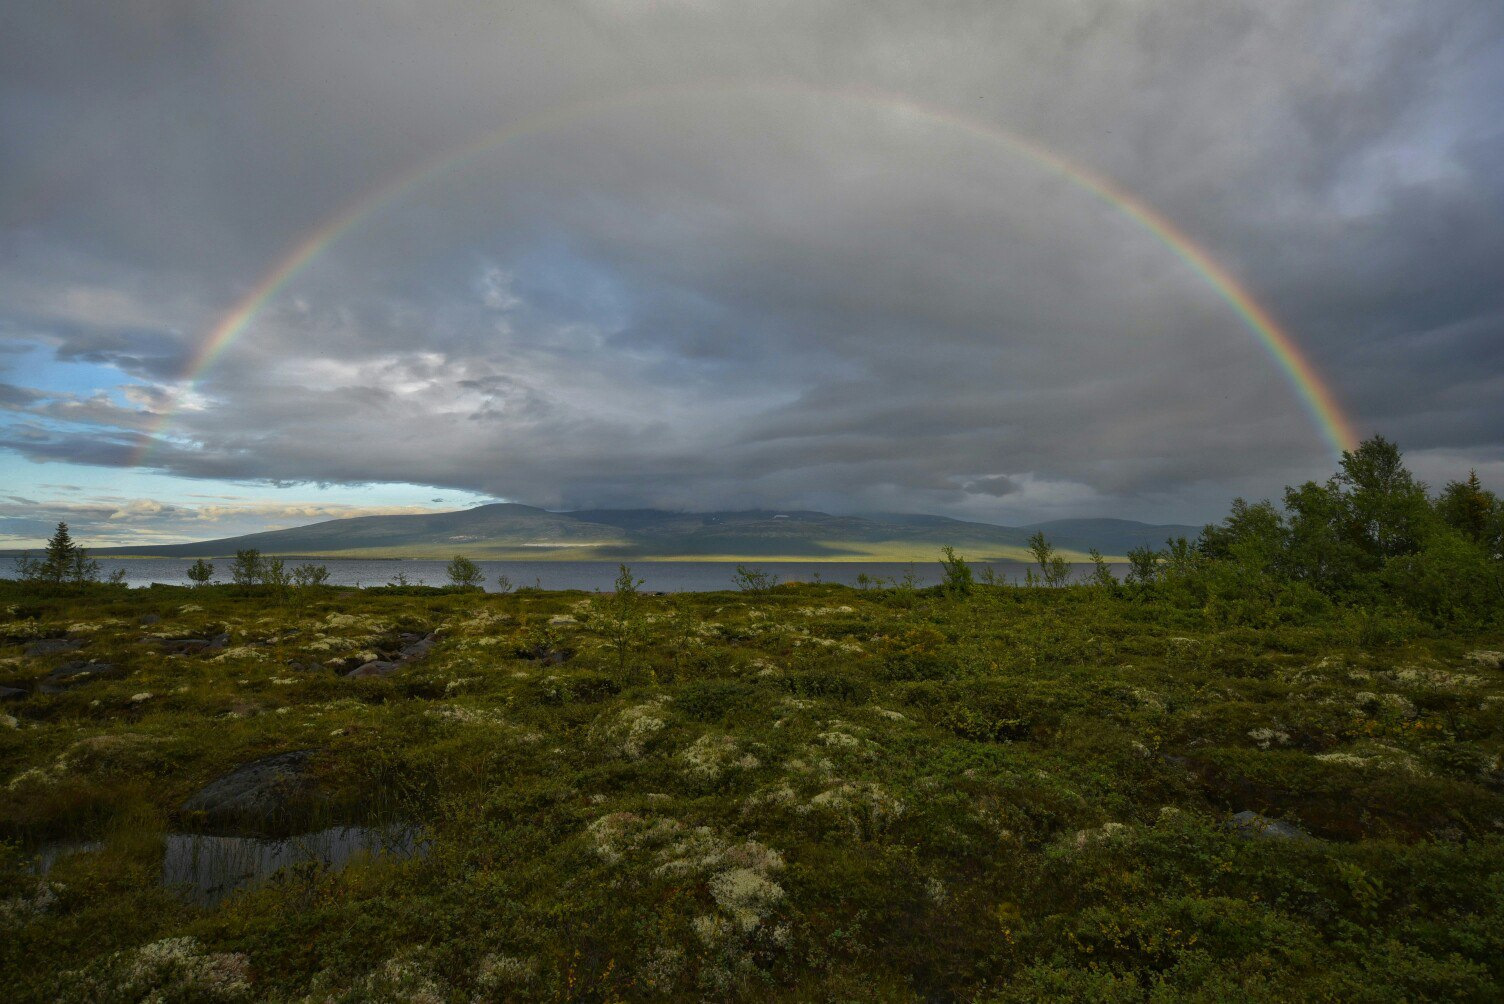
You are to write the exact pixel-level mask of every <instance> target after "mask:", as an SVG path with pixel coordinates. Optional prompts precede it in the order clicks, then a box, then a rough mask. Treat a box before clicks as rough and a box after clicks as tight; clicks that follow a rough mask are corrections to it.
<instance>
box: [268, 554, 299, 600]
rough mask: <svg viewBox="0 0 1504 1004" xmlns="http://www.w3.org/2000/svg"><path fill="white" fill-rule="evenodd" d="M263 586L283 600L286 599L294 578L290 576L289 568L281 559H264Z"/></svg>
mask: <svg viewBox="0 0 1504 1004" xmlns="http://www.w3.org/2000/svg"><path fill="white" fill-rule="evenodd" d="M261 584H262V585H264V586H267V587H269V588H270V589H271V591H272V592H273V593H275V594H277V596H279V597H281V598H284V599H285V598H286V596H287V591H288V587H289V586H291V585H292V576H291V575H289V574H288V571H287V566H286V565H284V564H283V563H282V559H281V558H263V559H262V561H261Z"/></svg>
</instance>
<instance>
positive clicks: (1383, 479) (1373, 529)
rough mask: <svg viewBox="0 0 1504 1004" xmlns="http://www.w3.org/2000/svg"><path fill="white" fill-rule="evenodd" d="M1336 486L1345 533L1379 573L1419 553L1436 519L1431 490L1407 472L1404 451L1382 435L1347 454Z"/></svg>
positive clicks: (1343, 454) (1366, 441)
mask: <svg viewBox="0 0 1504 1004" xmlns="http://www.w3.org/2000/svg"><path fill="white" fill-rule="evenodd" d="M1341 466H1342V469H1341V470H1340V471H1339V472H1338V473H1337V476H1336V478H1335V481H1336V483H1337V485H1339V486H1340V487H1341V489H1342V491H1343V502H1344V509H1345V511H1344V513H1343V516H1344V523H1345V526H1344V530H1345V532H1346V535H1347V536H1348V538H1349V539H1350V540H1351V541H1353V542H1354V543H1355V544H1357V545H1358V547H1359V548H1360V549H1361V550H1362V551H1363V552H1364V553H1365V554H1366V555H1368V556H1369V559H1370V561H1369V567H1370V568H1374V567H1377V566H1378V565H1379V564H1381V563H1382V562H1383V561H1384V559H1386V558H1393V557H1395V556H1397V555H1401V554H1410V553H1413V552H1414V551H1416V550H1418V549H1419V547H1420V544H1421V541H1422V539H1423V538H1424V536H1425V531H1426V526H1427V524H1428V523H1429V522H1430V520H1431V515H1432V513H1431V504H1430V501H1429V500H1428V499H1427V498H1426V485H1425V483H1424V482H1421V481H1416V480H1415V478H1414V476H1413V475H1412V474H1411V473H1410V471H1409V470H1407V469H1406V467H1405V465H1404V463H1403V462H1402V458H1401V456H1400V450H1399V447H1398V446H1396V445H1394V444H1393V443H1391V442H1389V440H1387V439H1385V438H1384V437H1383V436H1374V437H1373V438H1372V439H1367V440H1364V441H1363V442H1362V443H1360V444H1359V445H1358V448H1357V449H1356V450H1344V451H1343V452H1342V465H1341Z"/></svg>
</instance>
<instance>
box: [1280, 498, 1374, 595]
mask: <svg viewBox="0 0 1504 1004" xmlns="http://www.w3.org/2000/svg"><path fill="white" fill-rule="evenodd" d="M1345 511H1346V503H1345V501H1344V499H1343V495H1342V489H1341V487H1340V486H1339V485H1338V484H1337V481H1336V479H1335V478H1333V479H1332V480H1329V481H1328V482H1327V483H1326V484H1325V485H1319V484H1317V483H1316V482H1314V481H1307V482H1306V483H1305V484H1303V485H1301V486H1300V487H1298V488H1286V489H1285V513H1286V518H1287V521H1288V522H1287V526H1288V533H1287V535H1286V539H1285V548H1286V551H1285V566H1286V569H1287V571H1288V573H1289V575H1290V577H1291V578H1293V579H1296V580H1297V581H1302V582H1308V583H1310V584H1311V585H1313V586H1315V587H1316V588H1318V589H1326V590H1328V591H1330V590H1334V589H1341V588H1345V587H1347V586H1350V585H1351V584H1352V583H1353V581H1354V577H1355V576H1357V575H1358V573H1359V571H1360V568H1361V566H1362V564H1363V560H1362V552H1361V550H1360V549H1359V547H1358V545H1357V544H1356V543H1355V542H1354V541H1353V540H1351V539H1350V538H1349V537H1347V536H1345V535H1344V534H1343V531H1342V525H1343V518H1344V517H1343V514H1344V512H1345Z"/></svg>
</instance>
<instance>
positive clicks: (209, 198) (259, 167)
mask: <svg viewBox="0 0 1504 1004" xmlns="http://www.w3.org/2000/svg"><path fill="white" fill-rule="evenodd" d="M1501 96H1504V7H1501V6H1500V5H1499V4H1498V3H1497V2H1496V0H1435V2H1432V3H1427V4H1415V3H1410V2H1400V0H1333V2H1329V3H1322V4H1311V3H1308V2H1305V0H1271V2H1266V3H1261V4H1257V5H1250V4H1247V3H1244V2H1241V0H1209V2H1208V0H1200V2H1195V3H1191V2H1188V0H1187V2H1170V0H1165V2H1149V0H1142V2H1128V3H1125V2H1122V0H1087V2H1081V3H1071V4H1062V3H1058V2H1054V0H1026V2H1022V3H1016V4H1006V5H1003V4H995V3H983V2H978V3H970V4H966V3H955V4H872V3H855V2H819V0H815V2H809V0H800V2H777V3H720V2H714V0H705V2H680V3H673V2H654V3H649V2H630V0H559V2H556V3H549V4H538V5H502V4H496V3H492V2H482V0H475V2H451V0H433V2H430V3H425V4H412V3H407V2H403V3H398V2H385V0H360V2H354V0H338V2H312V3H310V2H307V0H265V2H258V3H254V4H191V3H176V2H165V0H164V2H154V0H129V2H123V3H111V4H99V3H89V2H66V0H60V2H53V3H47V4H32V5H13V7H12V8H11V9H9V10H8V11H7V12H6V14H5V15H3V17H0V135H3V136H4V137H5V140H4V144H3V154H0V479H3V481H4V490H3V492H0V496H3V498H0V547H5V546H29V545H32V544H34V543H35V542H37V541H38V540H40V539H42V538H43V537H45V536H46V534H47V532H48V531H49V530H50V527H51V524H52V523H55V522H56V521H57V520H58V519H66V520H68V521H69V523H70V525H73V526H74V528H75V531H76V533H77V535H78V536H79V537H80V538H81V539H82V540H84V542H85V543H96V544H124V543H131V542H158V541H169V540H187V539H200V538H205V537H218V536H227V535H230V534H233V533H243V532H249V531H252V530H258V529H265V528H270V527H279V526H288V525H295V524H297V523H304V522H312V521H314V520H316V519H324V518H337V517H340V516H346V515H356V514H360V513H374V512H413V511H425V510H432V509H450V508H459V507H463V506H468V505H473V504H477V503H479V502H483V501H487V500H491V499H508V500H514V501H519V502H526V503H529V504H534V505H541V506H546V507H548V508H555V509H562V508H582V507H643V506H653V507H664V508H680V509H727V508H751V507H799V508H811V509H823V510H826V511H834V512H871V511H910V512H929V513H938V514H944V515H950V516H956V517H960V518H968V519H980V520H986V521H991V522H1001V523H1024V522H1032V521H1036V520H1043V519H1051V518H1061V517H1069V516H1121V517H1125V518H1136V519H1144V520H1149V521H1155V522H1200V521H1206V520H1211V519H1216V518H1218V517H1219V516H1220V515H1221V513H1223V512H1224V511H1225V508H1226V505H1227V503H1228V501H1229V500H1230V499H1231V498H1232V497H1233V496H1235V495H1245V496H1249V497H1254V498H1262V497H1276V498H1277V497H1278V495H1279V493H1280V491H1281V489H1282V488H1283V486H1284V485H1286V484H1293V483H1298V482H1300V481H1303V480H1306V479H1308V478H1318V479H1320V478H1324V477H1326V476H1327V475H1328V474H1330V473H1331V471H1332V470H1333V469H1334V466H1335V456H1334V449H1333V444H1332V441H1331V440H1332V434H1331V431H1330V429H1328V428H1326V427H1324V426H1325V425H1330V424H1331V423H1330V422H1327V423H1323V421H1322V420H1321V416H1320V415H1319V414H1314V413H1313V399H1314V395H1315V393H1316V391H1318V390H1320V389H1321V388H1322V387H1324V389H1325V393H1329V395H1330V399H1331V402H1332V405H1333V407H1334V408H1335V409H1337V412H1338V413H1340V415H1339V417H1344V418H1345V420H1346V421H1347V422H1349V423H1350V424H1351V426H1352V428H1353V430H1354V431H1355V432H1356V433H1357V434H1358V435H1363V436H1366V435H1370V434H1373V433H1376V432H1377V433H1382V434H1384V435H1386V436H1388V437H1389V438H1391V439H1394V440H1396V441H1397V442H1399V443H1400V445H1401V446H1402V447H1403V448H1404V449H1405V450H1406V454H1407V457H1408V458H1409V459H1410V461H1411V465H1412V467H1413V468H1415V469H1416V470H1417V472H1418V473H1419V474H1420V475H1421V476H1422V477H1425V478H1428V479H1430V480H1432V481H1434V482H1441V481H1445V480H1447V479H1450V478H1456V477H1461V476H1465V474H1466V472H1467V470H1468V469H1469V468H1476V469H1477V470H1478V472H1479V474H1480V476H1482V477H1483V478H1484V479H1485V481H1486V482H1489V483H1490V484H1491V486H1492V487H1494V488H1496V489H1504V437H1501V435H1500V430H1501V429H1504V282H1501V281H1500V276H1499V267H1500V262H1504V125H1501V122H1500V119H1499V117H1498V112H1497V108H1498V104H1499V100H1500V98H1501ZM1198 254H1204V255H1205V260H1204V261H1199V262H1198V258H1197V255H1198ZM1209 268H1210V269H1211V272H1209V270H1208V269H1209ZM1212 273H1216V274H1212ZM1218 275H1220V276H1222V277H1224V278H1225V279H1226V280H1227V281H1226V282H1225V283H1219V281H1218V278H1217V277H1218ZM1232 286H1236V287H1237V289H1240V290H1242V291H1243V292H1246V294H1247V296H1248V297H1249V303H1251V304H1252V305H1253V306H1254V308H1256V309H1257V310H1262V311H1265V312H1267V314H1268V316H1269V317H1271V318H1273V319H1274V320H1275V321H1276V322H1277V323H1278V324H1279V325H1280V326H1281V327H1282V328H1283V330H1284V332H1286V333H1287V334H1288V336H1289V337H1290V340H1291V342H1292V343H1293V345H1294V346H1295V348H1296V351H1297V352H1298V353H1300V354H1301V355H1303V356H1304V358H1305V360H1306V361H1308V362H1309V364H1310V366H1311V367H1312V368H1313V369H1312V373H1313V374H1314V377H1313V379H1314V381H1315V382H1314V383H1312V384H1311V386H1307V387H1305V388H1302V387H1301V386H1300V385H1299V383H1298V382H1297V381H1296V380H1294V379H1292V376H1291V373H1290V372H1289V370H1288V368H1287V366H1286V364H1284V363H1282V362H1281V360H1280V359H1278V358H1277V356H1276V353H1274V352H1273V351H1271V348H1270V346H1269V344H1267V339H1266V338H1265V337H1262V336H1261V335H1260V334H1259V333H1258V332H1256V331H1255V330H1254V328H1253V327H1252V326H1250V323H1249V318H1248V316H1246V315H1247V313H1248V310H1247V309H1245V308H1246V307H1247V306H1248V305H1247V304H1245V305H1243V307H1240V306H1239V304H1238V303H1237V302H1235V301H1236V297H1235V296H1233V295H1232V294H1233V293H1234V292H1236V290H1234V289H1233V288H1232Z"/></svg>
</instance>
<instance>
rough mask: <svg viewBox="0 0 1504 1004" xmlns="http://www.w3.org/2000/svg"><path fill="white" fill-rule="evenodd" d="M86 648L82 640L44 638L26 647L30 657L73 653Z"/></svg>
mask: <svg viewBox="0 0 1504 1004" xmlns="http://www.w3.org/2000/svg"><path fill="white" fill-rule="evenodd" d="M83 647H84V640H83V639H82V638H43V639H42V640H41V641H34V642H32V643H31V644H29V645H27V646H26V654H27V655H29V656H38V655H57V654H58V653H60V652H73V651H75V650H77V649H80V648H83Z"/></svg>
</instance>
